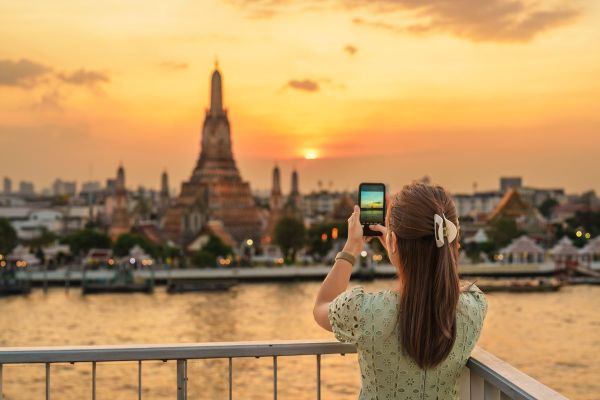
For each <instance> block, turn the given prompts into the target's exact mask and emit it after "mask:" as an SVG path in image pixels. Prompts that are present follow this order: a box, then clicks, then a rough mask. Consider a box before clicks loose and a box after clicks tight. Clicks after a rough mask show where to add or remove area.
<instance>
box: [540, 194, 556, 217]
mask: <svg viewBox="0 0 600 400" xmlns="http://www.w3.org/2000/svg"><path fill="white" fill-rule="evenodd" d="M557 205H558V201H556V200H555V199H552V198H548V199H546V200H544V201H543V203H542V204H540V206H539V207H538V210H540V213H541V214H542V215H543V216H544V217H546V218H550V216H551V215H552V210H553V209H554V207H556V206H557Z"/></svg>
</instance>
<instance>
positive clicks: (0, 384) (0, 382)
mask: <svg viewBox="0 0 600 400" xmlns="http://www.w3.org/2000/svg"><path fill="white" fill-rule="evenodd" d="M2 399H4V396H3V395H2V364H0V400H2Z"/></svg>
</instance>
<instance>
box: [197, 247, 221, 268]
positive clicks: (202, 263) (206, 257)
mask: <svg viewBox="0 0 600 400" xmlns="http://www.w3.org/2000/svg"><path fill="white" fill-rule="evenodd" d="M191 261H192V264H193V265H194V266H196V267H199V268H207V267H214V266H216V264H217V257H216V256H215V255H214V254H212V253H209V252H208V251H204V250H198V251H197V252H195V253H194V255H192V260H191Z"/></svg>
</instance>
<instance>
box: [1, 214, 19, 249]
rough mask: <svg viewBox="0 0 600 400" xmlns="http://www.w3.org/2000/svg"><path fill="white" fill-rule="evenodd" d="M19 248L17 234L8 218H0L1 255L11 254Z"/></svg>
mask: <svg viewBox="0 0 600 400" xmlns="http://www.w3.org/2000/svg"><path fill="white" fill-rule="evenodd" d="M16 246H17V232H16V231H15V229H14V228H13V227H12V225H11V224H10V221H9V220H8V219H6V218H0V254H3V255H4V254H9V253H10V252H11V251H12V250H13V249H14V248H15V247H16Z"/></svg>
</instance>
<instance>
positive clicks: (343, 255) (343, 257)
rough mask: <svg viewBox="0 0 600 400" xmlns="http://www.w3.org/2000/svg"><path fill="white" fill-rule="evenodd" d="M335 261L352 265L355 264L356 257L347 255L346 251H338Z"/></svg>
mask: <svg viewBox="0 0 600 400" xmlns="http://www.w3.org/2000/svg"><path fill="white" fill-rule="evenodd" d="M337 260H344V261H348V262H349V263H350V265H354V263H355V262H356V257H354V256H353V255H352V254H350V253H348V252H347V251H340V252H339V253H337V254H336V255H335V261H337Z"/></svg>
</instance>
